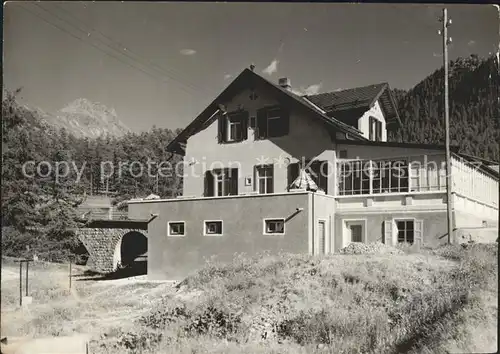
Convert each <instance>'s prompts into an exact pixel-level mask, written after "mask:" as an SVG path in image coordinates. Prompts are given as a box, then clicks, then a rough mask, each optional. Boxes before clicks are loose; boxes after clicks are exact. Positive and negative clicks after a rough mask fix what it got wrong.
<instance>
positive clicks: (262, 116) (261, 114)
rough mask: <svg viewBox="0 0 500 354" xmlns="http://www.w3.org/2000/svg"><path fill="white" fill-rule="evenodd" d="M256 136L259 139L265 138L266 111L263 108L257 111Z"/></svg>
mask: <svg viewBox="0 0 500 354" xmlns="http://www.w3.org/2000/svg"><path fill="white" fill-rule="evenodd" d="M257 134H258V137H259V139H265V138H266V137H267V111H266V109H265V108H262V109H259V110H258V111H257Z"/></svg>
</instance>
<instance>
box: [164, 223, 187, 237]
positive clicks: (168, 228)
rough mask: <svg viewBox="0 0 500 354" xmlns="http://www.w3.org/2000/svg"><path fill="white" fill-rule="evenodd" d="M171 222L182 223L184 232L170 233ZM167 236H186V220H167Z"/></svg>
mask: <svg viewBox="0 0 500 354" xmlns="http://www.w3.org/2000/svg"><path fill="white" fill-rule="evenodd" d="M171 224H182V225H183V231H184V232H183V233H182V234H172V233H171ZM167 236H168V237H185V236H186V221H184V220H176V221H169V222H168V223H167Z"/></svg>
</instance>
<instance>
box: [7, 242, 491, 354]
mask: <svg viewBox="0 0 500 354" xmlns="http://www.w3.org/2000/svg"><path fill="white" fill-rule="evenodd" d="M403 250H404V251H405V252H406V253H403V254H362V255H348V254H334V255H329V256H325V257H313V256H307V255H290V254H281V255H278V256H276V255H273V256H271V255H268V254H262V255H260V256H258V257H253V258H248V257H245V256H236V257H235V259H234V261H233V262H232V263H231V264H218V263H210V264H207V265H206V267H204V268H203V269H201V270H200V271H199V272H197V273H195V274H193V275H192V276H190V277H188V278H186V279H185V280H184V281H182V282H181V283H179V284H178V285H177V286H175V287H173V286H172V285H171V284H168V283H161V282H149V281H147V280H145V279H144V278H143V277H139V278H130V279H118V280H105V281H103V280H96V279H87V280H81V279H85V277H84V276H82V277H76V278H75V279H74V280H73V286H72V289H71V291H70V290H69V286H68V272H67V271H68V270H67V266H60V265H53V264H52V265H45V266H42V265H41V264H40V265H35V266H34V269H35V270H34V271H33V272H34V274H36V275H34V276H33V280H32V281H31V285H30V288H31V295H32V296H33V304H32V305H30V307H29V308H28V309H24V310H22V309H19V308H18V306H17V302H18V296H19V295H18V293H19V289H18V281H19V280H18V277H17V276H14V272H16V268H15V267H16V265H14V264H11V263H9V261H6V260H4V261H3V264H2V335H3V336H4V335H16V336H19V335H27V336H32V337H39V336H50V335H70V334H73V333H86V334H90V335H91V336H92V338H93V341H92V342H91V345H90V349H91V352H92V353H112V354H114V353H401V352H407V353H439V352H442V353H445V352H481V351H482V352H494V351H496V341H497V338H496V311H497V305H496V303H497V297H498V289H497V280H498V274H497V273H498V266H497V257H498V252H497V244H494V245H471V246H468V247H466V248H464V247H462V246H458V245H452V246H444V247H441V248H439V249H436V250H421V251H419V252H414V251H412V252H410V251H409V250H407V249H403ZM84 270H85V268H84V267H77V268H76V269H75V274H77V273H83V272H84ZM4 273H5V274H6V275H7V277H6V280H5V281H4ZM78 279H80V281H77V280H78ZM7 332H8V333H7Z"/></svg>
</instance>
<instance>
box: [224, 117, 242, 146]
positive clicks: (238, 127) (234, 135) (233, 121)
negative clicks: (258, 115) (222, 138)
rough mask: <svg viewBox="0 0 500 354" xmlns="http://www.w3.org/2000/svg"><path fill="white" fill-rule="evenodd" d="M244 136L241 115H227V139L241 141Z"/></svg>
mask: <svg viewBox="0 0 500 354" xmlns="http://www.w3.org/2000/svg"><path fill="white" fill-rule="evenodd" d="M242 137H243V130H242V121H241V120H240V119H239V117H237V116H236V117H235V116H232V117H231V116H229V117H227V140H226V141H241V140H242Z"/></svg>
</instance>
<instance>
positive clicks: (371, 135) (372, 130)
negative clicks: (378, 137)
mask: <svg viewBox="0 0 500 354" xmlns="http://www.w3.org/2000/svg"><path fill="white" fill-rule="evenodd" d="M376 123H377V120H376V119H375V118H374V117H370V119H369V123H368V124H369V126H370V131H369V134H368V139H370V140H375V125H376Z"/></svg>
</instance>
